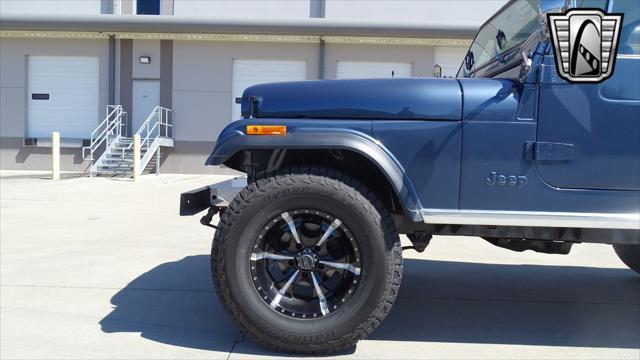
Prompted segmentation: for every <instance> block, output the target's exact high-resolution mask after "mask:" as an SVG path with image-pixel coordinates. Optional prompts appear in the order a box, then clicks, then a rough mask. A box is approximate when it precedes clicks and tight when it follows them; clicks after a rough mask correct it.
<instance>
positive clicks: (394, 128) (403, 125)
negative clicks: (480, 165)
mask: <svg viewBox="0 0 640 360" xmlns="http://www.w3.org/2000/svg"><path fill="white" fill-rule="evenodd" d="M373 135H374V137H375V138H376V140H378V141H380V142H381V143H382V144H384V146H385V147H386V148H387V149H389V150H390V151H391V152H392V153H393V155H394V156H395V158H396V159H398V161H399V162H400V164H401V165H402V167H403V169H404V171H405V172H406V174H407V176H408V177H409V178H410V179H411V182H412V183H413V185H414V187H415V189H416V192H417V194H418V197H419V198H420V202H421V203H422V205H423V206H424V207H429V208H446V209H451V208H458V191H459V182H460V148H461V141H462V128H461V123H460V122H459V121H386V120H380V121H374V122H373Z"/></svg>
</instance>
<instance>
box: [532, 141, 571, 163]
mask: <svg viewBox="0 0 640 360" xmlns="http://www.w3.org/2000/svg"><path fill="white" fill-rule="evenodd" d="M575 156H576V150H575V146H574V145H573V144H567V143H557V142H544V141H527V142H526V143H525V158H526V159H529V160H539V161H566V160H573V159H574V158H575Z"/></svg>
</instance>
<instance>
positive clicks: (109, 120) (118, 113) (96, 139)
mask: <svg viewBox="0 0 640 360" xmlns="http://www.w3.org/2000/svg"><path fill="white" fill-rule="evenodd" d="M126 126H127V113H126V112H125V111H124V110H123V109H122V105H107V114H106V117H105V118H104V120H102V122H100V124H98V126H97V127H96V128H95V130H93V132H91V137H90V142H89V146H85V147H83V148H82V157H83V158H84V159H85V160H90V161H91V174H93V167H94V161H95V157H94V154H95V152H96V151H98V149H99V148H100V146H101V145H102V144H103V143H104V144H105V145H106V146H105V149H109V146H111V144H112V143H113V142H114V141H116V140H117V139H118V138H119V137H121V136H122V134H123V133H124V131H126Z"/></svg>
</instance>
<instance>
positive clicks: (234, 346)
mask: <svg viewBox="0 0 640 360" xmlns="http://www.w3.org/2000/svg"><path fill="white" fill-rule="evenodd" d="M243 341H244V332H242V330H240V332H239V333H238V336H236V339H235V340H234V341H233V345H231V349H230V350H229V354H228V355H227V359H226V360H230V358H231V354H233V351H234V350H235V349H236V345H238V344H239V343H241V342H243Z"/></svg>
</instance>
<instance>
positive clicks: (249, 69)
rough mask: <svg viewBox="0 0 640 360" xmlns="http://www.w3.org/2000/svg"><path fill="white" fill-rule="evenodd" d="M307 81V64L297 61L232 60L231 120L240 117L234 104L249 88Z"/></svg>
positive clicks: (237, 106) (238, 108) (239, 111)
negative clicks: (268, 84)
mask: <svg viewBox="0 0 640 360" xmlns="http://www.w3.org/2000/svg"><path fill="white" fill-rule="evenodd" d="M306 79H307V62H306V61H299V60H243V59H235V60H233V87H232V91H231V92H232V99H231V101H232V109H233V111H232V120H238V119H240V117H241V110H240V104H236V103H235V99H236V98H237V97H241V96H242V93H243V92H244V90H245V89H246V88H248V87H250V86H253V85H257V84H264V83H271V82H283V81H301V80H306Z"/></svg>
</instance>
